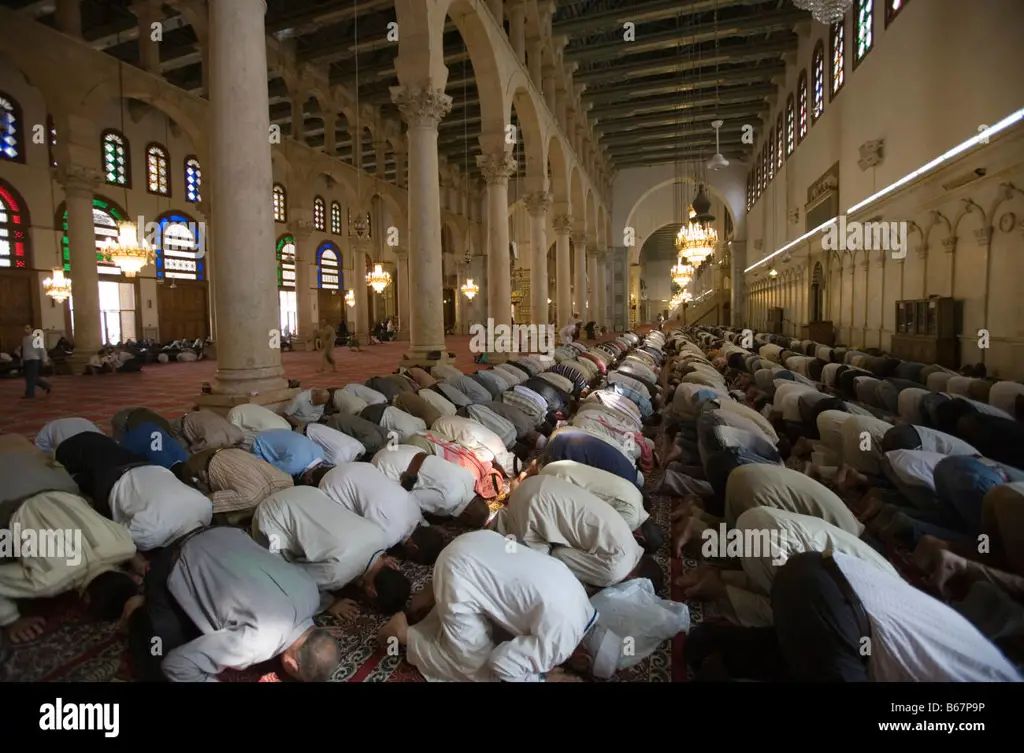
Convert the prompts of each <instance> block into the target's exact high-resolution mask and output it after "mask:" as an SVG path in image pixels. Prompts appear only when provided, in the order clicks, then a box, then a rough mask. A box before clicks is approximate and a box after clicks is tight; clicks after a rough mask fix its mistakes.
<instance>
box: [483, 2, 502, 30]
mask: <svg viewBox="0 0 1024 753" xmlns="http://www.w3.org/2000/svg"><path fill="white" fill-rule="evenodd" d="M504 5H505V3H504V0H487V7H488V8H490V9H491V15H492V16H494V20H495V21H497V22H498V26H502V25H504V23H505V11H504Z"/></svg>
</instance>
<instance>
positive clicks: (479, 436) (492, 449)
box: [430, 416, 519, 478]
mask: <svg viewBox="0 0 1024 753" xmlns="http://www.w3.org/2000/svg"><path fill="white" fill-rule="evenodd" d="M430 431H431V433H433V434H440V435H441V436H442V437H444V438H446V439H448V440H450V441H452V442H455V443H456V444H459V445H461V446H463V447H465V448H466V449H467V450H469V451H470V452H472V453H473V454H474V455H475V456H476V457H477V458H478V459H479V460H482V461H484V462H491V463H494V465H496V466H498V467H499V468H500V469H501V470H502V471H503V472H504V473H505V476H506V477H508V478H511V477H513V476H515V475H516V473H517V472H518V464H519V461H518V458H516V456H515V455H514V454H513V453H511V452H509V451H508V450H507V449H506V448H505V443H504V442H503V441H502V440H501V437H499V436H498V435H497V434H495V433H494V432H493V431H491V430H490V429H488V428H487V427H486V426H484V425H482V424H478V423H477V422H476V421H472V420H470V419H468V418H462V417H461V416H444V417H443V418H441V419H439V420H438V421H435V422H434V424H433V426H431V427H430Z"/></svg>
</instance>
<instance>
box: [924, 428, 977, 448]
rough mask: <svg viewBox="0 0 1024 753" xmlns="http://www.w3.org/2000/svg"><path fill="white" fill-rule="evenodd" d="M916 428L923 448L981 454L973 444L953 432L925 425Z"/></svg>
mask: <svg viewBox="0 0 1024 753" xmlns="http://www.w3.org/2000/svg"><path fill="white" fill-rule="evenodd" d="M914 429H915V430H916V431H917V436H918V437H920V439H921V449H922V450H928V451H929V452H938V453H941V454H942V455H981V453H980V452H978V450H977V449H975V447H974V446H973V445H970V444H968V443H967V442H965V441H964V440H962V439H960V438H958V437H954V436H952V435H951V434H946V433H945V432H941V431H936V430H935V429H929V428H927V427H925V426H915V427H914Z"/></svg>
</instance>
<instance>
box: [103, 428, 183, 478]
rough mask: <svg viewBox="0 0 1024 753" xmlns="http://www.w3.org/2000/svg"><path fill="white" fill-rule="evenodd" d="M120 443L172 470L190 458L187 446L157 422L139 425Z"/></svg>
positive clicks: (126, 434)
mask: <svg viewBox="0 0 1024 753" xmlns="http://www.w3.org/2000/svg"><path fill="white" fill-rule="evenodd" d="M120 444H121V446H122V447H124V448H125V449H126V450H128V451H129V452H132V453H134V454H136V455H138V456H139V457H143V458H145V459H146V460H147V461H149V462H150V463H152V464H153V465H159V466H162V467H163V468H167V469H168V470H172V471H173V470H174V469H175V466H177V465H178V464H180V463H184V462H185V461H186V460H188V452H186V451H185V448H184V447H182V446H181V445H180V444H178V442H177V441H176V440H175V439H174V437H172V436H171V435H170V434H169V433H167V432H166V431H164V430H163V429H162V428H160V427H159V426H158V425H156V424H139V425H137V426H136V427H135V428H133V429H130V430H128V431H127V432H126V433H125V435H124V436H123V437H121V441H120ZM179 470H180V469H179ZM176 472H177V471H176Z"/></svg>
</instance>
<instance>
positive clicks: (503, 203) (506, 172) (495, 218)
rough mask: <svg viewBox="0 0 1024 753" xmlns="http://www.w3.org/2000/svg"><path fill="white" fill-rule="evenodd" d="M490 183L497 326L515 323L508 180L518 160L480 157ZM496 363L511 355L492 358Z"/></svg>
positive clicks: (490, 265)
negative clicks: (513, 317)
mask: <svg viewBox="0 0 1024 753" xmlns="http://www.w3.org/2000/svg"><path fill="white" fill-rule="evenodd" d="M477 164H478V165H479V166H480V171H481V172H482V173H483V176H484V180H486V181H487V316H488V317H489V318H490V319H491V320H492V321H493V323H494V326H495V327H497V326H498V325H502V324H504V325H510V324H511V323H512V278H511V270H510V268H509V263H510V257H509V240H508V179H509V178H510V177H511V176H512V175H513V174H514V173H515V172H516V168H517V163H516V160H515V157H513V156H512V155H511V154H509V153H508V152H505V151H501V152H496V153H492V154H481V155H479V156H477ZM489 357H490V359H491V362H492V363H500V362H503V361H506V360H508V354H507V353H493V354H489Z"/></svg>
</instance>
